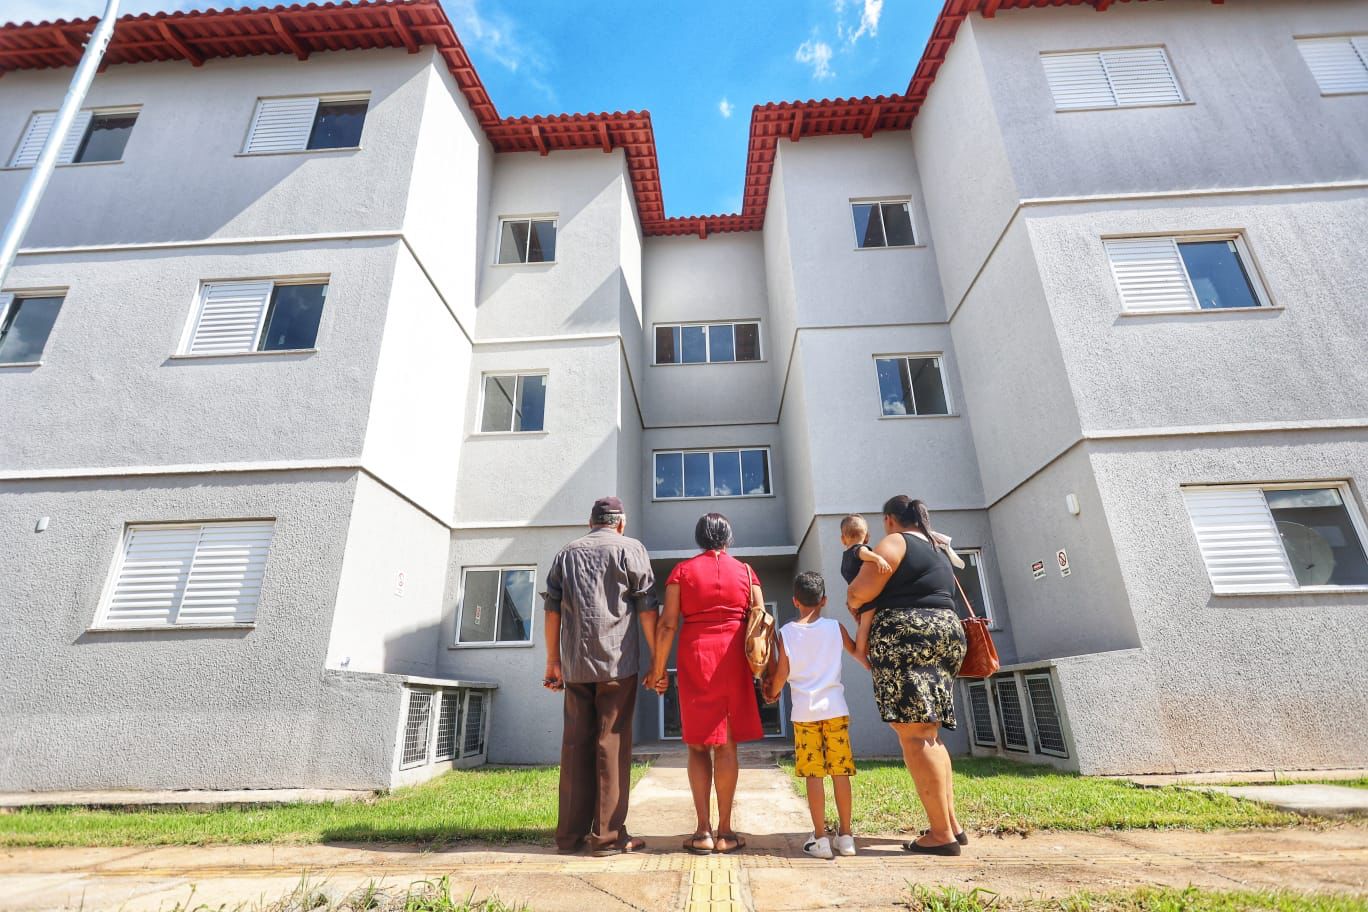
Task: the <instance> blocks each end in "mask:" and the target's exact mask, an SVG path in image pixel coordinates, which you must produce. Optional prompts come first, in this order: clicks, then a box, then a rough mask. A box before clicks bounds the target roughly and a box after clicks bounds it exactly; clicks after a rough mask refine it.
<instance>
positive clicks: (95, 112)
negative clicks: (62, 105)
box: [0, 104, 143, 171]
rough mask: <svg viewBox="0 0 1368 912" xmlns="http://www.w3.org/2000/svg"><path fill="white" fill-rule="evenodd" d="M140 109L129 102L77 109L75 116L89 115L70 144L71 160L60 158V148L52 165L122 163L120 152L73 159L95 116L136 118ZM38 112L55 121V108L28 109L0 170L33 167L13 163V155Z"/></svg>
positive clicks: (87, 134)
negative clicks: (114, 155) (105, 156)
mask: <svg viewBox="0 0 1368 912" xmlns="http://www.w3.org/2000/svg"><path fill="white" fill-rule="evenodd" d="M142 109H143V106H142V105H141V104H131V105H103V106H100V107H90V108H81V109H80V110H79V111H77V112H76V116H77V117H80V116H81V115H83V114H86V115H89V119H88V120H87V121H86V124H85V128H84V129H82V130H81V134H80V135H79V136H77V137H76V140H75V143H74V144H73V145H72V147H71V154H72V160H71V161H63V160H62V155H61V150H58V155H57V161H56V162H55V163H54V166H55V167H58V168H89V167H92V166H97V165H121V164H123V163H124V161H125V159H124V157H123V155H122V154H121V155H120V156H119V157H118V158H111V159H104V160H101V161H89V162H81V161H76V160H75V156H76V154H77V153H78V152H80V151H81V146H83V145H84V144H85V142H86V139H87V138H88V137H89V134H90V128H91V125H92V124H94V122H95V118H96V117H101V116H114V117H117V116H119V115H128V114H132V115H133V116H134V118H135V119H136V118H140V117H142ZM40 114H51V115H53V119H54V122H55V120H56V115H57V110H56V109H53V108H44V109H40V110H35V111H30V112H29V116H28V120H26V121H24V127H23V129H22V130H20V131H19V138H18V139H16V140H15V141H14V145H13V146H11V147H10V154H9V156H8V157H7V158H6V159H5V165H4V167H3V168H0V171H30V170H32V169H33V165H32V164H29V165H17V164H15V163H14V159H15V156H17V155H18V154H19V149H20V147H21V146H23V144H24V139H25V138H26V137H27V136H28V133H29V130H30V129H31V128H32V126H33V119H34V118H35V117H37V116H38V115H40ZM136 128H137V124H136V123H135V124H134V129H136ZM51 135H52V133H51V128H49V132H48V136H49V138H51ZM129 138H130V139H132V131H131V130H130V135H129ZM70 141H71V134H68V135H67V142H70ZM44 144H45V145H46V140H45V141H44ZM127 150H128V146H127V143H125V145H124V151H125V152H127ZM39 154H40V155H41V154H42V150H39ZM35 163H36V162H35Z"/></svg>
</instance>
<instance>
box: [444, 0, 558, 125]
mask: <svg viewBox="0 0 1368 912" xmlns="http://www.w3.org/2000/svg"><path fill="white" fill-rule="evenodd" d="M480 2H481V0H445V2H444V3H443V6H445V7H446V8H447V12H448V13H449V14H450V15H451V19H452V24H453V25H455V26H456V35H457V37H459V38H460V39H461V41H462V42H463V43H465V44H466V45H468V46H470V47H473V48H477V49H478V50H480V51H482V52H483V53H485V54H487V55H488V56H489V57H491V58H493V60H494V62H495V63H497V64H499V65H500V66H502V67H504V68H505V69H507V70H508V71H510V72H513V73H518V74H519V75H521V76H522V78H523V80H524V81H525V82H526V83H527V84H528V85H530V86H532V87H533V88H535V89H536V90H537V91H539V92H541V93H542V95H544V96H545V97H546V100H547V101H548V102H550V103H552V104H556V103H557V101H556V92H555V89H553V88H552V87H551V84H550V83H549V82H548V81H547V80H546V79H545V78H544V77H545V76H546V73H547V71H548V70H549V69H550V67H549V66H548V64H547V59H548V56H549V55H548V54H547V53H545V52H544V50H543V49H542V47H541V46H540V43H539V42H537V41H536V40H535V39H532V38H528V37H526V36H524V35H523V34H522V33H521V31H520V30H519V28H518V24H517V23H516V22H515V21H514V20H513V19H512V18H510V17H508V16H506V15H504V14H503V13H501V12H499V11H497V10H496V11H492V12H491V11H488V10H481V9H480V6H479V4H480Z"/></svg>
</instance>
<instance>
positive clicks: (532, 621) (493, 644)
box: [448, 564, 538, 708]
mask: <svg viewBox="0 0 1368 912" xmlns="http://www.w3.org/2000/svg"><path fill="white" fill-rule="evenodd" d="M491 570H494V571H498V573H499V604H498V606H497V610H496V612H495V616H494V632H495V635H496V636H497V635H498V630H499V619H500V618H502V617H503V610H504V604H503V589H504V587H503V574H504V573H505V572H507V571H510V570H526V571H530V572H531V573H532V588H533V590H534V591H533V601H532V616H531V617H530V618H528V622H527V639H525V640H490V641H489V642H483V643H464V642H462V641H461V620H462V618H464V617H465V600H466V592H467V586H466V578H467V577H468V576H469V575H470V574H471V573H480V572H484V573H488V572H489V571H491ZM536 583H537V565H536V564H493V565H479V564H477V565H471V566H469V567H462V568H461V591H460V594H459V595H458V596H457V598H456V627H455V629H454V630H453V631H452V641H451V644H450V646H449V647H448V648H449V649H527V648H529V647H532V646H535V645H536V641H537V601H536V600H537V597H538V596H537V593H536V592H535V590H536ZM463 708H464V707H463Z"/></svg>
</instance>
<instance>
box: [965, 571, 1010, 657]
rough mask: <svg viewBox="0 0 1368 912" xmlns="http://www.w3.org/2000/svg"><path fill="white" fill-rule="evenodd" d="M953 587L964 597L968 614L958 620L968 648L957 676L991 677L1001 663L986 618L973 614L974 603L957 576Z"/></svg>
mask: <svg viewBox="0 0 1368 912" xmlns="http://www.w3.org/2000/svg"><path fill="white" fill-rule="evenodd" d="M955 588H956V589H958V590H959V594H960V598H962V599H964V607H965V608H968V609H969V616H968V617H967V618H963V619H961V621H960V623H962V624H963V625H964V641H965V642H966V643H967V644H968V646H969V648H968V650H967V651H966V652H965V653H964V661H963V662H961V663H960V669H959V677H961V678H991V677H992V676H993V675H995V674H997V670H998V669H999V668H1001V667H1002V663H1001V662H999V661H998V654H997V647H996V646H994V645H993V637H992V636H991V635H990V634H989V633H988V619H987V618H985V617H980V616H979V615H977V614H974V604H973V602H971V601H969V596H968V594H966V593H965V591H964V586H962V585H960V581H959V577H958V576H957V577H955Z"/></svg>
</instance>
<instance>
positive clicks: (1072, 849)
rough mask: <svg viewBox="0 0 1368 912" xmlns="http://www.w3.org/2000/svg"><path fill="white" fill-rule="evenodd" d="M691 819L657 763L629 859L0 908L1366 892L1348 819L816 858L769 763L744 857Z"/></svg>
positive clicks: (316, 850)
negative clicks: (337, 899) (310, 898)
mask: <svg viewBox="0 0 1368 912" xmlns="http://www.w3.org/2000/svg"><path fill="white" fill-rule="evenodd" d="M856 787H857V788H858V781H857V783H856ZM909 787H910V786H909ZM691 808H692V804H691V801H690V799H689V792H688V783H687V779H686V777H685V772H684V768H683V762H682V758H681V757H675V756H669V755H666V756H662V757H661V758H660V759H659V760H658V761H657V762H656V764H655V765H654V766H653V767H652V769H651V770H650V772H648V773H647V775H646V776H645V777H644V778H643V779H642V780H641V782H640V783H639V784H638V785H637V787H636V790H635V791H634V792H633V799H632V814H631V819H630V821H629V825H630V827H631V829H632V832H633V833H635V834H638V835H641V836H644V837H646V839H647V840H648V841H649V842H650V844H651V851H650V852H647V853H644V854H640V855H631V856H619V857H617V858H608V859H595V858H588V857H580V856H575V857H568V856H559V855H556V854H555V853H554V852H552V851H551V850H549V849H542V848H528V847H526V846H519V847H514V848H508V849H504V848H490V847H476V848H456V849H452V850H447V851H439V852H434V851H427V850H424V849H422V848H420V847H414V846H408V845H383V846H367V847H355V846H347V845H322V846H232V847H211V848H155V849H137V848H122V849H8V850H0V910H5V912H48V910H53V912H55V910H63V912H65V910H75V909H82V910H84V912H101V910H111V912H113V910H123V912H144V910H161V912H167V910H170V909H171V908H173V907H174V906H175V904H176V903H183V904H186V905H191V906H198V905H199V904H201V903H204V904H206V905H208V906H209V907H211V908H218V907H219V906H220V905H221V904H226V905H227V908H229V909H232V908H234V907H235V906H237V905H238V904H244V903H245V904H247V905H246V908H247V909H250V908H251V907H252V905H254V904H264V903H268V902H271V901H274V900H278V899H280V898H281V897H283V896H285V895H287V894H288V893H290V891H291V890H292V889H294V888H295V887H296V886H297V885H298V884H299V882H300V878H301V877H303V876H307V877H309V878H310V879H311V880H312V881H313V882H315V883H323V884H324V889H325V892H328V893H329V894H331V895H334V896H341V895H345V894H346V893H348V892H350V891H351V890H354V889H356V888H358V887H361V886H364V885H365V884H367V883H369V882H372V881H378V882H381V883H383V884H385V885H390V886H397V887H403V886H405V885H407V884H409V883H411V882H413V881H417V880H423V879H430V878H436V877H440V876H443V875H449V876H450V879H451V883H452V889H453V891H454V892H457V893H460V894H462V895H467V894H469V893H470V892H471V891H472V890H473V891H476V893H477V895H478V896H479V897H484V896H487V895H489V894H490V893H496V894H498V895H499V896H500V897H502V898H503V899H505V900H507V901H510V902H526V903H527V904H528V905H530V907H531V908H532V909H533V910H535V912H562V910H565V912H586V910H593V912H601V910H602V912H613V910H636V912H655V910H680V909H685V910H688V912H704V910H707V912H722V910H728V912H730V910H737V909H754V910H761V912H768V910H795V912H796V910H817V909H846V910H849V909H868V910H893V909H896V908H898V904H900V903H904V902H905V901H906V891H907V887H908V884H909V883H923V884H946V885H954V886H958V887H961V888H972V887H984V888H986V889H990V890H994V891H997V892H1001V893H1004V894H1007V895H1013V896H1055V895H1064V894H1068V893H1071V892H1075V891H1077V890H1080V889H1090V890H1108V889H1120V888H1126V887H1132V886H1136V885H1140V884H1162V885H1169V886H1175V887H1183V886H1187V885H1188V884H1197V885H1199V886H1204V887H1210V888H1213V889H1260V888H1288V889H1297V890H1325V891H1334V892H1353V893H1368V828H1366V827H1361V826H1354V825H1338V826H1334V827H1326V828H1311V827H1307V828H1301V829H1291V830H1273V831H1270V830H1251V831H1238V832H1217V833H1181V832H1144V831H1132V832H1121V833H1040V834H1034V835H1032V836H1030V837H1029V838H1025V839H1023V838H1021V837H1008V838H995V837H988V838H982V839H974V841H973V843H972V844H971V845H970V846H969V848H968V849H967V850H966V851H965V854H964V855H963V856H961V857H960V858H955V859H919V858H912V857H909V856H906V855H905V854H904V853H903V852H902V851H901V849H900V848H899V841H900V840H899V837H897V836H888V837H882V838H881V837H876V836H866V835H863V834H862V835H860V836H859V837H858V840H857V841H858V843H859V846H860V853H861V854H860V855H859V856H858V857H856V858H844V859H838V860H836V861H818V860H816V859H811V858H807V857H806V856H804V855H803V854H802V851H801V842H802V838H803V835H804V834H805V832H806V830H807V813H806V806H805V805H804V804H803V802H802V801H801V800H800V799H798V798H797V797H796V795H795V794H794V792H793V789H792V786H791V783H790V782H789V780H788V778H787V777H785V776H784V775H783V773H781V772H780V771H779V770H777V769H775V768H774V766H773V763H772V761H771V760H770V759H769V757H768V756H766V755H757V756H754V757H752V758H750V760H749V762H748V763H747V768H746V769H743V771H742V774H741V788H740V791H739V794H738V796H737V807H736V815H735V816H736V821H735V822H736V825H737V827H738V829H739V830H741V832H743V833H745V834H746V835H747V837H748V839H749V843H750V845H749V847H748V849H747V850H746V851H745V852H744V853H741V854H738V855H731V856H717V855H713V856H707V857H701V858H700V857H696V856H692V855H688V854H686V853H684V852H682V851H681V850H680V848H679V847H680V843H681V842H682V841H683V840H684V838H685V837H686V836H687V835H688V834H689V833H690V832H691V831H692V829H693V813H692V809H691ZM3 825H4V818H3V817H0V827H3Z"/></svg>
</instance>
